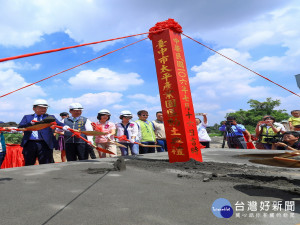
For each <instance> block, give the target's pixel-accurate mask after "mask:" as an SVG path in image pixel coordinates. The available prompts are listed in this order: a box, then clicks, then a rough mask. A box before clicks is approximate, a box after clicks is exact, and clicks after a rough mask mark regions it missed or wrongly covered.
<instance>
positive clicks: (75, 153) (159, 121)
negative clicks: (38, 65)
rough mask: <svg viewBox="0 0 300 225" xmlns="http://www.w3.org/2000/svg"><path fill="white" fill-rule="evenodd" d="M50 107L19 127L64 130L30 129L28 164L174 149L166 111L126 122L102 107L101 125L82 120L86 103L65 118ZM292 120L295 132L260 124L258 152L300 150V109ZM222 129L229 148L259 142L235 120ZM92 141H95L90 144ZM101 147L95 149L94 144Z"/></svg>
mask: <svg viewBox="0 0 300 225" xmlns="http://www.w3.org/2000/svg"><path fill="white" fill-rule="evenodd" d="M48 107H49V105H48V103H47V101H46V100H43V99H38V100H36V101H35V102H34V103H33V112H34V113H33V114H29V115H25V116H24V117H23V118H22V120H21V122H20V123H19V128H28V127H30V126H33V125H36V124H38V123H39V121H42V120H44V119H45V118H49V117H51V118H53V120H54V119H55V122H56V124H57V125H58V126H60V128H56V129H55V130H53V129H51V128H50V127H46V128H44V129H40V130H37V131H30V130H27V131H24V135H23V138H22V142H21V146H22V147H23V152H22V153H23V156H24V161H25V166H29V165H34V164H35V163H36V161H38V163H39V164H47V163H53V162H54V159H53V149H57V150H60V151H61V160H62V162H65V161H76V160H86V159H88V158H89V157H90V158H92V159H95V158H96V155H95V153H94V150H93V147H95V146H97V147H99V148H100V149H105V150H108V151H109V152H110V153H113V154H108V153H105V152H103V151H98V153H99V158H105V157H114V156H117V146H119V149H120V152H121V155H122V156H127V155H129V151H130V154H131V155H138V154H147V153H154V152H155V151H157V152H165V151H168V147H167V142H166V133H165V127H164V120H163V113H162V111H158V112H156V119H155V120H154V121H149V120H148V117H149V114H148V112H147V111H146V110H140V111H138V112H137V116H138V120H136V121H132V118H133V114H132V113H131V112H130V111H129V110H124V111H122V112H121V113H120V115H119V118H120V122H118V123H116V124H115V123H113V122H111V121H110V117H111V113H110V111H109V110H107V109H101V110H100V111H99V112H98V114H97V120H98V121H97V122H95V123H93V122H92V121H90V120H89V119H88V118H86V117H84V116H82V112H83V109H84V108H83V106H82V105H81V104H80V103H72V104H70V105H69V112H62V113H60V116H61V120H60V121H59V120H58V119H56V118H55V116H54V115H48V114H47V109H48ZM291 114H292V117H291V118H289V127H290V130H291V131H286V129H285V127H284V126H283V125H282V124H280V123H278V122H276V120H275V118H274V117H273V116H271V115H266V116H264V117H263V118H262V120H261V121H259V122H258V123H257V125H256V128H255V132H256V138H257V140H256V148H257V149H279V150H281V149H288V150H299V149H300V141H299V137H300V135H299V132H300V111H299V110H293V111H292V112H291ZM201 115H202V117H203V119H202V120H201V119H200V118H196V125H197V131H198V136H199V142H200V144H201V145H202V146H204V147H205V148H210V142H211V138H210V137H209V135H208V133H207V131H206V128H207V125H208V122H207V114H206V113H201ZM71 130H76V131H79V132H78V133H80V136H76V135H74V133H73V132H71ZM219 130H220V131H222V132H224V139H226V141H227V144H228V147H229V148H240V149H246V148H248V145H247V143H251V142H252V141H253V139H254V138H253V136H252V135H251V134H250V133H249V132H248V131H247V129H246V128H245V126H244V125H242V124H238V123H237V121H236V119H235V118H234V117H231V116H229V117H227V120H226V121H223V122H222V125H221V127H220V128H219ZM81 131H99V132H102V133H101V135H97V136H95V138H93V136H87V135H85V134H83V133H81ZM83 139H86V140H87V141H88V142H89V143H87V142H86V141H85V140H83ZM94 144H95V145H94ZM4 157H5V139H4V136H3V133H2V132H1V133H0V166H1V164H2V162H3V160H4Z"/></svg>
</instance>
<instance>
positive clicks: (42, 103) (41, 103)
mask: <svg viewBox="0 0 300 225" xmlns="http://www.w3.org/2000/svg"><path fill="white" fill-rule="evenodd" d="M33 106H40V107H47V108H48V107H49V105H48V102H47V101H46V100H44V99H37V100H35V101H34V103H33Z"/></svg>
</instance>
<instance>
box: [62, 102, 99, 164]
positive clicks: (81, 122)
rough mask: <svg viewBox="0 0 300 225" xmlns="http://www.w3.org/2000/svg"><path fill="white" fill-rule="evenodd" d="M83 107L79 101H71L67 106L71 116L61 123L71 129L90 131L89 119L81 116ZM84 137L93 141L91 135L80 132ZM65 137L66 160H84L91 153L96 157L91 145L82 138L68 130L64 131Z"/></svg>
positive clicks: (92, 156) (91, 128)
mask: <svg viewBox="0 0 300 225" xmlns="http://www.w3.org/2000/svg"><path fill="white" fill-rule="evenodd" d="M82 110H83V107H82V105H81V104H80V103H77V102H76V103H72V104H70V106H69V112H70V114H71V116H69V117H67V118H65V119H64V120H63V123H64V124H66V125H67V126H69V127H70V128H72V129H75V130H79V131H92V130H93V127H92V124H91V121H90V120H89V119H88V118H86V117H83V116H81V114H82ZM81 136H82V137H83V138H85V139H88V140H89V141H90V142H92V143H93V137H92V136H88V137H87V136H86V135H85V134H81ZM64 139H65V148H66V157H67V161H76V160H86V159H88V157H89V153H91V158H96V156H95V154H93V153H94V151H93V149H92V147H90V146H89V145H88V144H87V143H86V142H85V141H84V140H82V139H80V138H78V137H75V136H73V133H72V132H70V131H65V132H64Z"/></svg>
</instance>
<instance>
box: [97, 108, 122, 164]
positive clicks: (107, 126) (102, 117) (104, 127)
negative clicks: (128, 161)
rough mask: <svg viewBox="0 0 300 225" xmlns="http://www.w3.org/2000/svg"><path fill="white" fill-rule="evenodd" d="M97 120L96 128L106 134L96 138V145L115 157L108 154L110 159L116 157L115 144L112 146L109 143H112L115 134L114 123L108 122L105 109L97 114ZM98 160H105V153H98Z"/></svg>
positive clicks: (107, 114) (107, 112) (108, 113)
mask: <svg viewBox="0 0 300 225" xmlns="http://www.w3.org/2000/svg"><path fill="white" fill-rule="evenodd" d="M97 119H98V120H99V122H97V123H96V126H97V127H98V128H99V129H100V130H101V131H102V132H106V133H108V134H106V135H100V136H96V140H95V142H96V144H97V146H98V147H100V148H103V149H106V150H109V151H111V152H113V153H115V155H112V154H109V156H110V157H114V156H117V148H116V145H115V144H112V143H111V142H110V141H114V136H115V133H116V126H115V124H114V123H112V122H109V119H110V112H109V111H108V110H107V109H102V110H100V111H99V112H98V116H97ZM98 153H99V157H100V158H106V153H104V152H100V151H99V152H98Z"/></svg>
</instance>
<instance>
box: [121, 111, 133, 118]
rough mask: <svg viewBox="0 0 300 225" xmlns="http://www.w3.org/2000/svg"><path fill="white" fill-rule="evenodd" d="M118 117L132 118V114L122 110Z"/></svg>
mask: <svg viewBox="0 0 300 225" xmlns="http://www.w3.org/2000/svg"><path fill="white" fill-rule="evenodd" d="M120 116H131V117H132V113H131V112H130V111H128V110H123V111H122V112H121V113H120Z"/></svg>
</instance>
